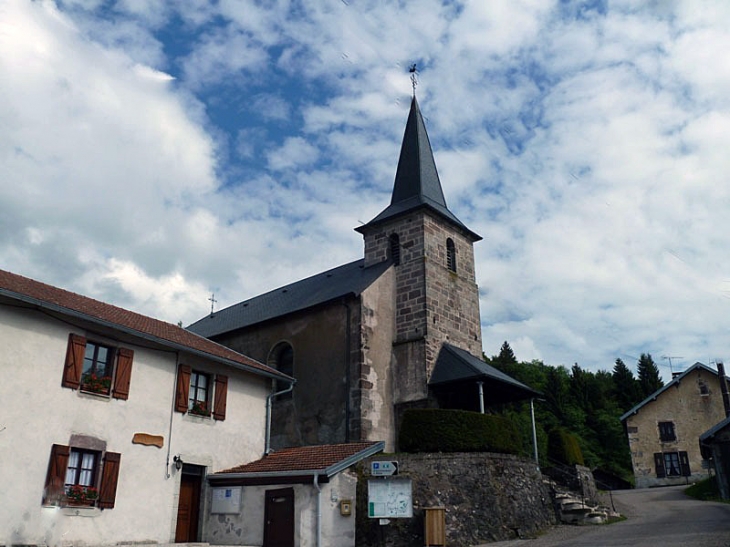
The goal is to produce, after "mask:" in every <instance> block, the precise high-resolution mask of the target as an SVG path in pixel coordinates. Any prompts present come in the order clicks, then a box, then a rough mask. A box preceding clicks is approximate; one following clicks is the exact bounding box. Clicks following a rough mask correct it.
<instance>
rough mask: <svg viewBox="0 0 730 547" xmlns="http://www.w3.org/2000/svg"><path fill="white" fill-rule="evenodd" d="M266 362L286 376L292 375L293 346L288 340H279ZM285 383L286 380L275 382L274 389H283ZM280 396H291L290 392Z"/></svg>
mask: <svg viewBox="0 0 730 547" xmlns="http://www.w3.org/2000/svg"><path fill="white" fill-rule="evenodd" d="M266 364H267V365H269V366H270V367H273V368H275V369H276V370H278V371H279V372H283V373H284V374H286V375H288V376H294V348H292V346H291V344H289V343H288V342H279V343H278V344H276V345H275V346H274V347H273V348H272V349H271V351H270V352H269V358H268V359H267V361H266ZM287 385H288V383H287V382H276V391H281V390H282V389H285V388H286V386H287ZM281 398H282V399H289V398H291V392H289V393H287V394H286V395H282V396H281Z"/></svg>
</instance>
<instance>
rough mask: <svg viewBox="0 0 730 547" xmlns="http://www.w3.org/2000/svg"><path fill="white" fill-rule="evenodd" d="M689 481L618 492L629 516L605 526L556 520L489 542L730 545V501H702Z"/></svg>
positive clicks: (581, 546) (513, 545)
mask: <svg viewBox="0 0 730 547" xmlns="http://www.w3.org/2000/svg"><path fill="white" fill-rule="evenodd" d="M685 488H686V487H684V486H674V487H669V488H651V489H643V490H622V491H619V492H614V493H613V499H614V503H615V505H616V510H617V511H618V512H619V513H621V514H622V515H624V516H626V517H627V519H626V520H625V521H622V522H617V523H614V524H610V525H603V526H555V527H554V528H552V529H550V530H549V531H548V532H547V533H546V534H544V535H542V536H540V537H539V538H536V539H533V540H515V541H500V542H497V543H489V544H487V545H488V546H489V547H614V546H615V547H617V546H627V547H628V546H630V547H674V546H680V545H681V546H683V547H690V546H692V547H695V546H696V547H730V504H725V503H713V502H708V501H697V500H695V499H693V498H690V497H687V496H686V495H685V494H684V489H685Z"/></svg>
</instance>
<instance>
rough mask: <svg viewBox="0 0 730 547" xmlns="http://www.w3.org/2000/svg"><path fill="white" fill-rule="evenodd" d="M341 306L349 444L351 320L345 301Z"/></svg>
mask: <svg viewBox="0 0 730 547" xmlns="http://www.w3.org/2000/svg"><path fill="white" fill-rule="evenodd" d="M341 304H342V305H343V306H345V309H346V310H347V319H346V320H345V359H344V361H345V442H346V443H349V442H350V412H351V409H350V345H351V344H352V340H351V339H350V336H351V335H350V321H351V320H352V317H351V313H352V312H351V311H350V306H348V305H347V302H346V301H345V299H344V298H343V299H342V302H341Z"/></svg>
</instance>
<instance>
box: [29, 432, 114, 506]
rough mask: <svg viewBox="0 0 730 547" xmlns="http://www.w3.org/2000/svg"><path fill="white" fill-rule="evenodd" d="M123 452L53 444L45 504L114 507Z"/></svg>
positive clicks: (44, 497) (47, 476) (45, 491)
mask: <svg viewBox="0 0 730 547" xmlns="http://www.w3.org/2000/svg"><path fill="white" fill-rule="evenodd" d="M120 461H121V454H119V453H117V452H106V453H105V454H104V457H103V458H102V454H101V452H98V451H94V450H87V449H81V448H76V447H69V446H63V445H58V444H54V445H53V447H52V449H51V458H50V460H49V463H48V474H47V475H46V484H45V488H44V490H43V505H55V506H61V507H63V506H67V505H88V506H96V507H100V508H102V509H112V508H113V507H114V500H115V498H116V494H117V481H118V478H119V463H120Z"/></svg>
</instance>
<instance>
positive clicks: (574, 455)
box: [548, 428, 584, 465]
mask: <svg viewBox="0 0 730 547" xmlns="http://www.w3.org/2000/svg"><path fill="white" fill-rule="evenodd" d="M548 459H549V460H550V461H552V462H556V463H562V464H564V465H576V464H577V465H584V463H583V452H581V449H580V446H579V445H578V439H577V437H576V436H575V435H573V434H572V433H569V432H568V431H566V430H565V429H562V428H555V429H553V430H552V431H550V433H549V434H548Z"/></svg>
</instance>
